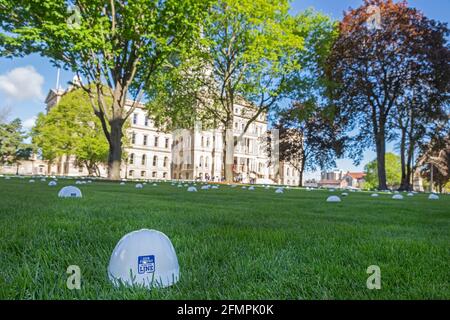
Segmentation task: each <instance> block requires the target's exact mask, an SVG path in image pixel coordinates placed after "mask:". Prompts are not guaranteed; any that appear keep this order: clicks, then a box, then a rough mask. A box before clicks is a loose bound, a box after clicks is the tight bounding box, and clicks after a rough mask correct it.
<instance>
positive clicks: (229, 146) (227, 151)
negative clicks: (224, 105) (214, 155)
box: [223, 121, 234, 183]
mask: <svg viewBox="0 0 450 320" xmlns="http://www.w3.org/2000/svg"><path fill="white" fill-rule="evenodd" d="M223 142H224V144H223V164H224V176H225V181H226V182H227V183H232V182H233V164H234V152H233V150H234V135H233V122H232V121H229V123H228V124H227V125H226V126H225V128H224V131H223Z"/></svg>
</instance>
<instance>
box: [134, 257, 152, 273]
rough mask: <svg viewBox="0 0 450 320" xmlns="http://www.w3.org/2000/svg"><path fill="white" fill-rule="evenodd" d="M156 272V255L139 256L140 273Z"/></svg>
mask: <svg viewBox="0 0 450 320" xmlns="http://www.w3.org/2000/svg"><path fill="white" fill-rule="evenodd" d="M153 272H155V256H139V257H138V273H139V274H145V273H153Z"/></svg>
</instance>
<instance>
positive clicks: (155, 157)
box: [153, 156, 158, 167]
mask: <svg viewBox="0 0 450 320" xmlns="http://www.w3.org/2000/svg"><path fill="white" fill-rule="evenodd" d="M157 164H158V157H157V156H154V157H153V166H154V167H156V166H157Z"/></svg>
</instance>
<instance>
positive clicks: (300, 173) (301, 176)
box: [298, 165, 304, 187]
mask: <svg viewBox="0 0 450 320" xmlns="http://www.w3.org/2000/svg"><path fill="white" fill-rule="evenodd" d="M303 172H304V168H303V165H302V166H301V169H300V170H299V175H298V178H299V181H298V186H299V187H303Z"/></svg>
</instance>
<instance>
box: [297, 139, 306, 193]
mask: <svg viewBox="0 0 450 320" xmlns="http://www.w3.org/2000/svg"><path fill="white" fill-rule="evenodd" d="M302 150H303V151H302V152H303V155H302V159H301V160H300V161H301V163H300V170H299V179H300V181H299V182H298V186H299V187H303V174H304V173H305V164H306V159H305V158H306V156H305V149H304V148H302Z"/></svg>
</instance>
